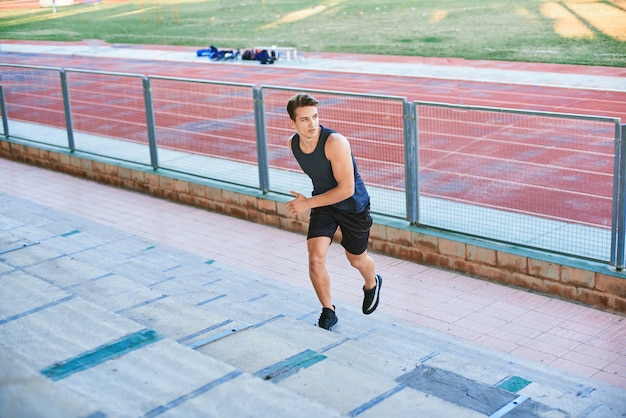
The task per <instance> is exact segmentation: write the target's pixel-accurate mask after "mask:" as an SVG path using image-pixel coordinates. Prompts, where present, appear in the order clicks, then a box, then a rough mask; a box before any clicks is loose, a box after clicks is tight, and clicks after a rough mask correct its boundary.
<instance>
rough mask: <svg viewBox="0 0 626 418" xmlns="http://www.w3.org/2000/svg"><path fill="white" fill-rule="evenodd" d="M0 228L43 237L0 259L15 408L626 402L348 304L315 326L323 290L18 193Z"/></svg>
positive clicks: (365, 409)
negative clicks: (317, 294) (328, 323)
mask: <svg viewBox="0 0 626 418" xmlns="http://www.w3.org/2000/svg"><path fill="white" fill-rule="evenodd" d="M31 222H32V225H36V227H32V228H31V227H30V223H31ZM0 226H3V229H2V231H3V233H2V234H0V238H2V239H6V240H7V242H6V244H9V243H15V242H23V241H29V240H32V239H33V238H35V237H36V238H37V239H38V240H39V244H37V245H33V246H29V247H25V248H21V249H17V250H15V251H11V252H7V253H0V286H1V289H2V292H1V293H0V352H2V353H3V356H0V361H2V363H3V366H4V365H5V364H7V363H11V364H12V366H11V367H1V368H0V370H2V371H1V372H0V379H2V380H1V381H0V399H2V400H5V399H6V400H7V401H6V403H4V404H3V405H2V406H1V407H0V408H4V409H2V410H1V411H2V412H4V415H3V416H9V417H11V416H26V415H28V416H63V417H80V416H102V417H104V416H111V417H118V416H120V417H125V416H129V417H130V416H132V417H136V416H160V415H163V416H172V417H190V416H191V417H193V416H203V417H204V416H220V417H221V416H255V417H259V416H262V417H264V416H267V417H270V416H271V417H274V416H302V417H319V416H374V415H377V416H379V415H378V414H384V416H408V417H410V416H426V415H427V416H432V417H449V416H468V417H473V416H490V415H492V414H494V413H496V414H497V413H498V412H499V411H502V408H507V407H509V406H512V411H510V412H509V413H508V415H507V416H526V417H540V416H541V417H544V416H550V417H560V416H563V417H565V416H576V417H598V418H599V417H607V418H608V417H611V418H613V417H615V416H619V415H620V414H622V413H623V411H625V410H626V397H625V394H624V391H623V390H621V389H619V388H615V387H612V386H610V385H606V384H602V383H600V382H596V381H593V380H590V379H585V378H582V377H580V376H576V375H572V374H568V373H565V372H561V371H557V370H554V369H552V368H550V367H546V366H545V365H542V364H539V363H535V362H531V361H528V360H524V359H521V358H518V357H515V356H512V355H509V354H506V353H502V352H499V351H497V350H492V349H487V348H484V347H480V346H477V345H474V344H472V343H469V342H467V341H464V340H460V339H457V338H454V337H450V336H448V335H445V334H441V333H438V332H435V331H433V330H429V329H425V328H423V327H419V326H417V325H414V324H409V323H405V322H403V321H400V320H398V319H396V318H392V317H388V316H385V315H383V314H381V313H378V312H377V313H375V314H373V315H370V316H364V315H362V314H361V313H360V311H359V309H358V307H352V306H350V305H348V304H346V305H345V306H340V307H338V315H339V317H340V322H339V324H338V325H337V326H336V327H335V328H333V331H332V332H328V331H325V330H322V329H319V328H317V327H315V326H314V323H315V321H316V319H317V316H318V309H319V308H318V306H317V305H318V304H317V302H316V300H315V299H314V295H313V293H312V292H304V291H303V290H302V289H297V288H294V287H292V286H289V285H287V284H285V283H282V282H277V281H275V280H272V278H271V275H267V276H264V275H259V274H254V273H251V272H249V271H246V270H244V269H241V268H239V267H238V266H236V265H232V264H226V263H223V262H222V261H221V260H219V258H216V259H209V260H207V259H205V258H203V257H200V256H197V255H194V254H190V253H186V252H184V251H181V250H177V249H174V248H170V247H168V246H166V245H162V244H158V243H151V242H147V241H145V240H143V239H139V238H137V237H134V236H132V235H129V234H127V233H125V232H124V231H120V230H116V229H113V228H107V227H104V226H102V225H100V224H98V223H95V222H90V221H87V220H85V219H81V218H76V217H72V216H69V215H66V214H64V213H63V212H60V211H55V210H52V209H50V208H46V207H43V206H40V205H37V204H34V203H32V202H28V201H25V200H22V199H18V198H15V197H13V196H10V195H7V194H2V195H0ZM62 231H67V232H62ZM63 234H66V235H65V236H63ZM68 242H71V244H68ZM4 245H5V243H4V242H0V247H3V246H4ZM233 330H236V332H235V331H233ZM203 340H206V343H203V344H199V345H197V344H198V343H199V342H201V341H203ZM196 345H197V347H196ZM520 382H521V383H523V384H519V383H520ZM52 394H54V395H58V396H52ZM516 400H517V402H518V403H517V404H515V402H516ZM40 402H50V403H52V404H53V405H52V406H51V407H50V408H49V409H47V410H46V411H41V410H38V409H37V408H35V407H33V406H32V405H33V404H37V403H40ZM5 405H9V406H5ZM47 412H49V413H47Z"/></svg>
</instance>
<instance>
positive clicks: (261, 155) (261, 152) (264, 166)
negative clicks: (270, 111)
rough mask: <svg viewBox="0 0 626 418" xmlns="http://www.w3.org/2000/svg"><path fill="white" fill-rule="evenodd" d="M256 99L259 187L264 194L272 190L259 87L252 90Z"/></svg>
mask: <svg viewBox="0 0 626 418" xmlns="http://www.w3.org/2000/svg"><path fill="white" fill-rule="evenodd" d="M252 94H253V97H254V122H255V127H256V148H257V159H258V168H259V187H260V189H261V191H262V192H263V193H267V192H268V191H269V190H270V181H269V163H268V160H267V137H266V135H265V110H264V105H263V90H262V89H261V88H259V87H254V88H253V89H252Z"/></svg>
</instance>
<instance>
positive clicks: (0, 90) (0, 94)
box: [0, 86, 9, 138]
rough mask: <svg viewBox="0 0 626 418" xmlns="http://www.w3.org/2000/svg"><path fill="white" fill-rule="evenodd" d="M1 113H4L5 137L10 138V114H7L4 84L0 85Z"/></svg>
mask: <svg viewBox="0 0 626 418" xmlns="http://www.w3.org/2000/svg"><path fill="white" fill-rule="evenodd" d="M0 114H1V115H2V129H3V132H4V137H5V138H9V116H8V115H7V108H6V106H5V103H4V88H3V87H2V86H0Z"/></svg>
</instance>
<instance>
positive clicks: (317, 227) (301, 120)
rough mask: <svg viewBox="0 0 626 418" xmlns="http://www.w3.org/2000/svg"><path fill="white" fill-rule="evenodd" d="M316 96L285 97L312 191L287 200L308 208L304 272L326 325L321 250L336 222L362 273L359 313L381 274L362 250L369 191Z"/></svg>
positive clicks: (333, 319) (291, 206) (331, 321)
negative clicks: (321, 111)
mask: <svg viewBox="0 0 626 418" xmlns="http://www.w3.org/2000/svg"><path fill="white" fill-rule="evenodd" d="M318 105H319V102H318V101H317V100H316V99H315V98H314V97H312V96H310V95H308V94H304V93H303V94H297V95H295V96H293V97H292V98H291V99H289V101H288V102H287V113H289V117H290V119H291V126H292V127H293V128H294V129H295V131H296V133H295V134H294V135H293V136H292V137H291V138H290V139H289V146H290V148H291V151H292V152H293V155H294V156H295V158H296V160H297V161H298V163H299V164H300V167H301V168H302V170H303V171H304V172H305V173H306V174H307V175H308V176H309V177H310V178H311V181H312V182H313V193H312V196H311V197H308V198H307V197H305V196H303V195H302V194H300V193H296V192H294V191H292V192H291V194H292V195H293V196H294V197H295V199H293V200H291V201H290V202H288V203H287V209H288V210H289V211H290V212H291V213H292V214H293V215H297V214H298V213H301V212H304V211H306V210H309V209H310V210H311V215H310V221H309V231H308V235H307V249H308V253H309V276H310V278H311V282H312V284H313V288H314V289H315V293H316V294H317V298H318V299H319V301H320V302H321V304H322V314H321V316H320V318H319V321H318V326H319V327H321V328H324V329H327V330H330V329H331V327H332V326H333V325H335V324H336V323H337V315H335V305H333V303H332V300H331V294H330V293H331V292H330V276H329V274H328V270H327V269H326V255H327V254H328V248H329V246H330V244H331V242H332V238H333V235H334V234H335V232H336V231H337V227H340V228H341V234H342V240H341V245H342V246H343V247H344V249H345V253H346V257H347V258H348V260H349V261H350V264H351V265H352V266H353V267H354V268H356V269H357V270H358V271H359V272H360V273H361V276H363V280H364V281H365V285H364V286H363V293H364V298H363V313H364V314H366V315H369V314H371V313H372V312H374V310H375V309H376V307H377V306H378V300H379V297H380V288H381V286H382V284H383V279H382V277H381V276H380V275H378V274H376V270H375V265H374V260H373V259H372V257H370V256H369V255H368V254H367V245H368V240H369V235H370V228H371V226H372V217H371V216H370V212H369V207H370V197H369V194H368V193H367V190H366V188H365V184H364V183H363V180H362V179H361V176H360V175H359V172H358V170H357V167H356V163H355V161H354V157H353V155H352V151H351V149H350V143H349V142H348V140H347V139H346V138H345V137H344V136H343V135H341V134H340V133H338V132H335V131H333V130H331V129H327V128H324V127H323V126H321V125H320V124H319V115H318V111H317V109H318Z"/></svg>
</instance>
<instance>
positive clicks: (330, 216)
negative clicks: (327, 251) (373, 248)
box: [307, 204, 372, 255]
mask: <svg viewBox="0 0 626 418" xmlns="http://www.w3.org/2000/svg"><path fill="white" fill-rule="evenodd" d="M338 226H339V227H341V235H342V239H341V246H342V247H343V248H345V249H346V251H348V252H349V253H350V254H354V255H359V254H362V253H363V252H364V251H365V250H367V244H368V241H369V238H370V229H371V227H372V217H371V215H370V206H369V204H368V205H367V207H366V208H365V209H364V210H363V212H361V213H345V212H341V211H339V210H337V209H335V208H333V207H332V206H323V207H321V208H313V209H311V220H310V222H309V233H308V235H307V239H308V238H316V237H329V238H330V239H331V240H332V239H333V235H335V232H336V231H337V227H338Z"/></svg>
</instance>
